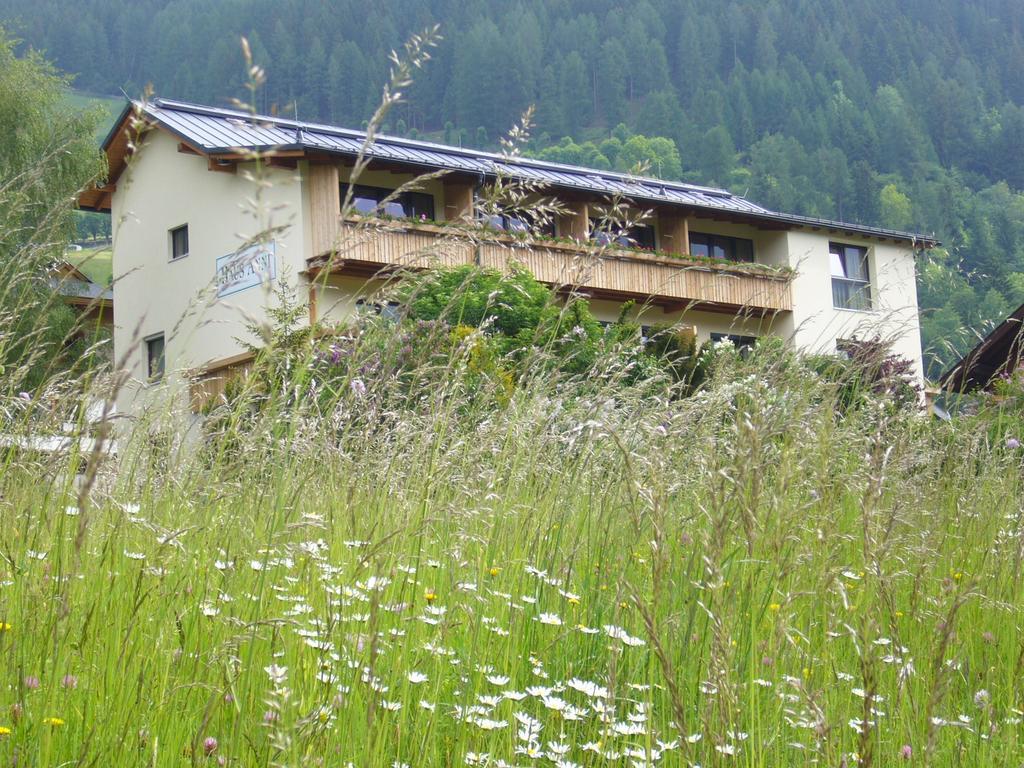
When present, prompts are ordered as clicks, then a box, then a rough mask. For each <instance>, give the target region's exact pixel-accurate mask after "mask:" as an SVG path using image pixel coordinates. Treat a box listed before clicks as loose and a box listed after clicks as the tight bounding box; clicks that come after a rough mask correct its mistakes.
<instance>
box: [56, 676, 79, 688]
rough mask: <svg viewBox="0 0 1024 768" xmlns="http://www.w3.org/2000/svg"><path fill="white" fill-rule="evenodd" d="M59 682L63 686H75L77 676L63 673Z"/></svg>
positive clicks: (76, 685)
mask: <svg viewBox="0 0 1024 768" xmlns="http://www.w3.org/2000/svg"><path fill="white" fill-rule="evenodd" d="M60 684H61V685H63V686H64V687H65V688H77V687H78V678H77V677H75V676H74V675H64V677H62V678H61V679H60Z"/></svg>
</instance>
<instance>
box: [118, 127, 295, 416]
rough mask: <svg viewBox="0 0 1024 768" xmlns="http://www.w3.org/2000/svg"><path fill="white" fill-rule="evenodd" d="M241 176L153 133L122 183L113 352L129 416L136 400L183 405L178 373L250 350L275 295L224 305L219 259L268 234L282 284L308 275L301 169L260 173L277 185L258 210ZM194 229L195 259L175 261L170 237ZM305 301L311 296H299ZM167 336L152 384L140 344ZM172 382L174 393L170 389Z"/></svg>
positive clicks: (244, 294)
mask: <svg viewBox="0 0 1024 768" xmlns="http://www.w3.org/2000/svg"><path fill="white" fill-rule="evenodd" d="M246 170H250V171H251V170H252V168H251V165H250V166H249V168H248V169H247V168H246V166H240V167H239V170H238V172H237V173H234V174H232V173H222V172H215V171H210V170H208V168H207V161H206V159H205V158H203V157H198V156H195V155H191V154H183V153H181V152H179V151H178V144H177V140H176V139H174V138H173V137H172V136H170V135H169V134H167V133H165V132H163V131H153V132H151V133H150V134H148V135H147V137H146V139H145V141H144V143H143V146H142V147H141V148H140V149H139V150H138V151H137V152H136V154H135V156H134V158H133V160H132V163H131V165H130V166H129V168H128V169H126V171H125V172H124V173H123V174H122V176H121V178H120V179H119V180H118V185H117V191H116V192H115V194H114V196H113V201H112V211H111V215H112V226H113V232H114V244H113V252H114V261H113V268H114V303H115V306H117V308H118V309H117V316H116V325H115V329H114V354H115V358H116V361H117V364H118V365H119V366H120V367H121V369H122V370H126V371H127V373H128V374H129V376H130V382H129V385H128V386H127V387H125V389H124V391H123V392H122V395H121V397H120V398H119V402H118V406H119V409H120V410H122V411H124V410H128V411H131V410H133V409H134V408H135V406H137V405H138V402H137V401H138V400H139V399H140V398H141V399H142V400H143V401H151V400H153V399H155V398H164V397H168V396H169V395H170V394H172V393H173V394H174V395H175V396H176V401H177V404H178V405H182V406H184V405H186V404H187V400H186V398H185V396H184V394H185V388H184V387H183V386H181V385H182V382H183V379H182V374H183V373H184V372H185V371H187V370H189V369H195V368H198V367H200V366H203V365H205V364H207V363H209V362H211V361H214V360H219V359H223V358H225V357H230V356H232V355H235V354H237V353H239V352H242V351H243V350H244V347H243V345H242V343H241V342H240V341H239V340H238V339H240V338H245V337H246V336H247V334H246V331H245V325H246V324H247V321H248V320H247V319H253V318H255V319H258V320H262V319H264V318H265V317H266V311H265V310H266V307H267V305H268V304H269V303H270V302H271V301H273V296H272V294H271V292H270V291H269V290H266V289H265V288H263V287H254V288H249V289H246V290H244V291H241V292H239V293H235V294H233V295H230V296H226V297H223V298H219V299H218V298H217V297H216V290H215V288H214V277H215V261H216V259H217V258H218V257H220V256H225V255H227V254H231V253H233V252H234V251H236V250H237V249H238V247H239V246H240V245H241V244H242V243H243V242H244V241H245V239H246V238H250V237H253V236H255V235H257V234H258V233H259V232H261V231H266V230H268V229H269V228H271V227H285V229H284V230H283V231H279V232H276V233H274V235H273V240H274V242H275V246H276V255H277V272H278V277H279V279H284V278H287V279H288V280H289V281H290V282H291V284H292V285H296V284H297V283H298V282H299V277H298V273H299V272H300V271H301V270H302V269H303V268H304V252H305V249H304V247H303V246H304V242H305V240H307V239H308V237H307V236H306V234H305V232H304V228H303V224H302V217H301V215H300V214H301V208H302V198H301V190H302V186H301V185H300V184H299V183H298V172H297V171H295V170H290V169H284V168H268V169H264V171H263V174H264V178H265V179H266V180H267V181H269V182H272V183H271V184H270V185H269V186H267V187H265V188H264V189H263V201H262V205H261V206H260V210H259V211H257V210H256V209H254V208H253V207H252V203H253V202H254V201H255V199H256V189H257V185H256V184H255V183H254V182H253V181H252V180H247V179H246V178H245V171H246ZM182 224H188V228H189V254H188V256H186V257H184V258H180V259H176V260H174V261H171V260H170V238H169V230H170V229H172V228H174V227H177V226H180V225H182ZM298 296H299V298H301V299H302V300H305V289H300V290H299V291H298ZM158 333H163V334H164V336H165V339H166V369H167V375H166V377H165V379H166V381H165V382H164V383H163V384H159V385H152V384H149V383H148V382H147V377H146V373H147V372H146V345H145V343H144V339H145V338H147V337H150V336H152V335H154V334H158ZM166 384H169V385H170V386H166Z"/></svg>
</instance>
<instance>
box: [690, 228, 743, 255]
mask: <svg viewBox="0 0 1024 768" xmlns="http://www.w3.org/2000/svg"><path fill="white" fill-rule="evenodd" d="M690 255H691V256H702V257H703V258H705V259H723V260H724V261H748V262H752V261H753V260H754V241H753V240H747V239H745V238H742V237H726V236H724V235H708V234H705V233H703V232H691V233H690Z"/></svg>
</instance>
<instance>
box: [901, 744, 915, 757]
mask: <svg viewBox="0 0 1024 768" xmlns="http://www.w3.org/2000/svg"><path fill="white" fill-rule="evenodd" d="M913 756H914V750H913V749H911V748H910V745H909V744H904V745H903V748H902V749H901V750H900V757H902V758H903V759H904V760H909V759H910V758H912V757H913Z"/></svg>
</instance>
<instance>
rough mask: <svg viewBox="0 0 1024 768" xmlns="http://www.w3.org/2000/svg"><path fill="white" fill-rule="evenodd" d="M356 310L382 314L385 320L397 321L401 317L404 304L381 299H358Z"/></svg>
mask: <svg viewBox="0 0 1024 768" xmlns="http://www.w3.org/2000/svg"><path fill="white" fill-rule="evenodd" d="M356 310H357V311H359V312H372V313H373V314H375V315H380V316H381V317H383V318H384V319H385V320H392V321H394V322H397V321H398V320H399V319H401V313H402V305H401V304H399V303H398V302H397V301H389V302H386V303H384V302H379V301H367V300H366V299H357V300H356Z"/></svg>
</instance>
